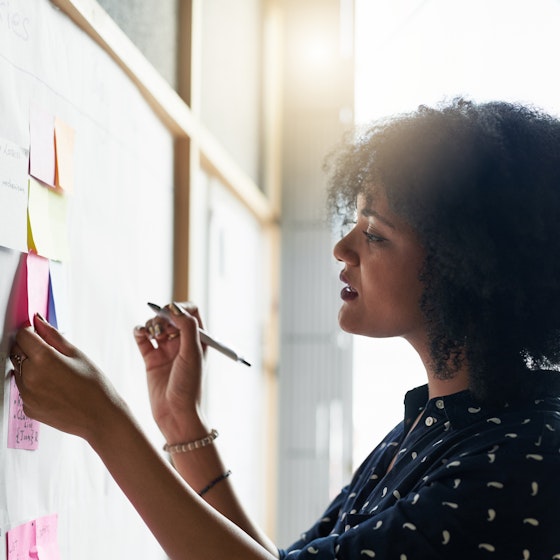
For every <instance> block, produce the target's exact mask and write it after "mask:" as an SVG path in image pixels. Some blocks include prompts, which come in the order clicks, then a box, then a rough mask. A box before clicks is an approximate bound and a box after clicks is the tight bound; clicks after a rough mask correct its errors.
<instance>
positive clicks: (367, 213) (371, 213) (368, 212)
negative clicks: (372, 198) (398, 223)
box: [360, 208, 397, 229]
mask: <svg viewBox="0 0 560 560" xmlns="http://www.w3.org/2000/svg"><path fill="white" fill-rule="evenodd" d="M360 214H361V215H362V216H363V217H364V218H369V217H374V218H377V219H378V220H379V221H380V222H383V223H384V224H385V225H387V226H389V227H390V228H392V229H397V228H396V227H395V225H394V224H393V223H391V222H390V221H389V220H388V219H387V218H384V217H383V216H381V214H379V213H378V212H376V211H375V210H373V208H362V210H361V212H360Z"/></svg>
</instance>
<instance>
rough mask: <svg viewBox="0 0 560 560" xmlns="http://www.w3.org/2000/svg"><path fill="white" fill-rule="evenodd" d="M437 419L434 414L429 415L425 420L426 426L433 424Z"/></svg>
mask: <svg viewBox="0 0 560 560" xmlns="http://www.w3.org/2000/svg"><path fill="white" fill-rule="evenodd" d="M435 421H436V419H435V418H434V417H433V416H428V418H426V420H424V424H426V426H431V425H432V424H433V423H434V422H435Z"/></svg>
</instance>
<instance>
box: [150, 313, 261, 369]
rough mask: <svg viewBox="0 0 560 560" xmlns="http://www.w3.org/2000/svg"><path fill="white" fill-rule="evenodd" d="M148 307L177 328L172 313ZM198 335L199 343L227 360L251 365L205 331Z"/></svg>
mask: <svg viewBox="0 0 560 560" xmlns="http://www.w3.org/2000/svg"><path fill="white" fill-rule="evenodd" d="M148 305H149V306H150V309H151V310H152V311H154V312H155V313H156V314H157V315H159V316H161V317H165V318H166V319H167V320H168V321H169V322H170V323H171V324H172V325H173V326H177V325H176V324H175V322H174V321H173V313H171V311H170V310H169V309H167V308H165V307H161V306H159V305H157V304H155V303H148ZM198 333H199V335H200V342H202V343H203V344H206V345H207V346H210V348H214V350H217V351H218V352H221V353H222V354H223V355H224V356H227V357H228V358H230V359H232V360H234V361H235V362H241V363H242V364H245V365H246V366H250V365H251V364H250V363H249V362H248V361H247V360H245V359H244V358H242V357H241V356H240V355H239V354H237V352H234V351H233V350H232V349H231V348H229V347H228V346H226V345H225V344H222V343H221V342H218V341H217V340H215V339H214V338H212V337H211V336H210V335H209V334H208V333H207V332H206V331H205V330H203V329H198Z"/></svg>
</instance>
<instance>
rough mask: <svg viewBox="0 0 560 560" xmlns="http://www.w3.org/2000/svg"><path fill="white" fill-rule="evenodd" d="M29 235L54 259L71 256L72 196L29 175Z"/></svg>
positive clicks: (40, 251) (44, 254) (39, 250)
mask: <svg viewBox="0 0 560 560" xmlns="http://www.w3.org/2000/svg"><path fill="white" fill-rule="evenodd" d="M28 212H29V228H30V232H29V239H30V240H32V243H33V245H34V247H30V248H33V249H34V250H35V251H36V252H37V254H39V255H41V256H42V257H46V258H48V259H51V260H54V261H63V260H65V259H66V258H67V257H68V254H69V249H68V225H67V217H68V199H67V197H65V196H64V195H63V194H61V193H60V192H56V191H53V190H51V189H49V188H47V187H45V186H43V185H42V184H41V183H39V182H38V181H36V180H35V179H33V177H30V178H29V206H28Z"/></svg>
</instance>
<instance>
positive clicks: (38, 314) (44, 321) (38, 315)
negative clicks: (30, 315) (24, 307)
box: [35, 312, 47, 323]
mask: <svg viewBox="0 0 560 560" xmlns="http://www.w3.org/2000/svg"><path fill="white" fill-rule="evenodd" d="M35 315H36V316H37V318H38V319H40V320H41V321H43V323H46V322H47V321H46V319H45V318H44V317H43V316H42V315H41V314H40V313H39V312H37V313H35Z"/></svg>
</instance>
